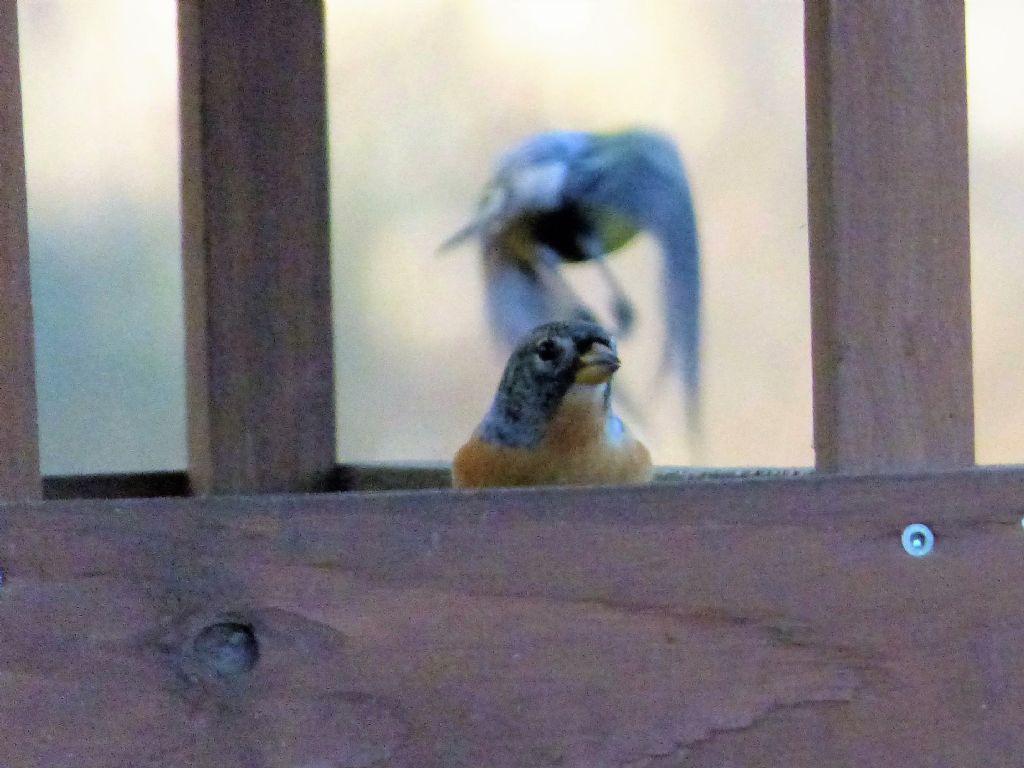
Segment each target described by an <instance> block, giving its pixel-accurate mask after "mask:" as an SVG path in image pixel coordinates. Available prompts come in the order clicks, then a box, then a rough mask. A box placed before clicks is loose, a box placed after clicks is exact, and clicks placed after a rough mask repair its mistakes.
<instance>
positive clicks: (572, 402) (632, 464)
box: [452, 320, 652, 488]
mask: <svg viewBox="0 0 1024 768" xmlns="http://www.w3.org/2000/svg"><path fill="white" fill-rule="evenodd" d="M619 365H620V362H619V358H618V356H617V355H616V353H615V343H614V341H612V338H611V336H610V335H609V334H608V333H607V332H606V331H605V330H604V329H603V328H601V326H599V325H597V324H595V323H591V322H587V321H581V320H576V321H572V322H567V323H566V322H553V323H547V324H545V325H542V326H540V327H539V328H536V329H535V330H534V331H533V332H532V333H530V334H529V335H527V336H526V338H525V339H523V340H522V342H521V343H520V344H519V346H518V347H516V349H515V351H514V352H513V353H512V356H511V357H510V358H509V361H508V364H507V365H506V367H505V373H504V375H503V376H502V378H501V383H500V384H499V385H498V391H497V393H496V394H495V396H494V400H493V402H492V403H491V407H490V410H488V411H487V414H486V415H485V416H484V418H483V421H481V422H480V425H479V426H478V427H477V428H476V431H475V432H474V433H473V435H472V437H470V439H469V441H468V442H467V443H466V444H465V445H463V446H462V447H461V448H460V449H459V450H458V452H457V453H456V454H455V458H454V460H453V461H452V485H454V486H455V487H456V488H480V487H486V486H511V485H561V484H578V485H583V484H586V485H597V484H612V483H640V482H646V481H648V480H650V479H651V471H652V470H651V456H650V454H649V453H648V451H647V448H645V447H644V445H643V444H642V443H640V442H639V441H638V440H637V439H636V438H635V437H633V435H632V434H630V431H629V429H627V428H626V426H625V425H624V424H623V423H622V420H621V419H619V417H618V416H616V415H615V413H614V412H613V411H612V408H611V378H612V375H613V374H614V373H615V371H617V370H618V369H619Z"/></svg>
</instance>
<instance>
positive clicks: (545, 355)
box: [537, 339, 558, 363]
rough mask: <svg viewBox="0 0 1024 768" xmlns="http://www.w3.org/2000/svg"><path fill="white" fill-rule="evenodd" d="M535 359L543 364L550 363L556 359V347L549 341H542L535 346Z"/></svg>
mask: <svg viewBox="0 0 1024 768" xmlns="http://www.w3.org/2000/svg"><path fill="white" fill-rule="evenodd" d="M537 357H539V358H540V359H541V360H543V361H544V362H546V363H547V362H550V361H551V360H554V359H555V358H556V357H558V345H557V344H555V342H553V341H552V340H551V339H544V341H542V342H541V343H540V344H538V345H537Z"/></svg>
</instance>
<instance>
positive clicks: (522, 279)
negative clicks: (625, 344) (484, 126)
mask: <svg viewBox="0 0 1024 768" xmlns="http://www.w3.org/2000/svg"><path fill="white" fill-rule="evenodd" d="M642 231H643V232H648V233H650V234H651V235H652V236H653V237H654V238H655V239H656V240H657V242H658V244H659V247H660V251H661V254H662V262H663V267H662V287H663V293H664V296H663V301H662V306H663V315H664V326H665V348H664V352H663V359H662V365H661V367H660V369H659V372H660V373H665V372H666V371H667V370H669V369H674V370H675V372H676V373H677V375H678V376H679V378H680V380H681V381H682V383H683V389H684V393H685V405H686V418H687V425H688V427H689V430H690V432H691V435H692V434H696V433H699V432H700V428H701V402H700V399H701V398H700V396H701V365H700V341H701V267H700V248H699V241H698V234H697V220H696V214H695V211H694V205H693V199H692V195H691V193H690V187H689V183H688V181H687V176H686V172H685V170H684V168H683V164H682V160H681V158H680V155H679V152H678V151H677V149H676V146H675V144H674V143H673V141H672V140H671V139H670V138H668V137H667V136H665V135H664V134H661V133H658V132H655V131H652V130H647V129H629V130H624V131H620V132H617V133H589V132H583V131H546V132H541V133H537V134H534V135H532V136H529V137H528V138H526V139H525V140H523V141H521V142H520V143H519V144H517V145H516V146H514V147H513V148H511V149H510V150H508V151H507V152H505V153H504V154H503V155H502V156H501V157H500V158H499V160H498V162H497V163H496V165H495V169H494V172H493V175H492V178H491V180H490V181H489V183H488V184H487V186H486V188H485V190H484V194H483V196H482V199H481V201H480V203H479V206H478V208H477V210H476V213H475V215H474V216H473V217H472V219H471V220H470V221H469V223H468V224H466V225H465V226H463V227H462V228H461V229H459V230H458V231H457V232H455V233H454V234H453V235H452V236H451V237H449V238H448V239H447V240H446V241H444V243H442V245H441V250H447V249H450V248H453V247H455V246H457V245H459V244H461V243H464V242H466V241H467V240H471V239H474V238H475V239H478V240H479V243H480V252H481V256H482V262H483V273H484V284H485V291H486V304H487V314H488V318H489V323H490V326H491V328H492V330H493V331H494V332H495V334H496V335H497V336H498V337H499V338H500V339H501V340H502V341H504V342H505V345H506V347H507V348H512V347H514V345H515V343H516V342H517V341H518V340H519V339H520V338H521V337H522V336H523V335H524V334H526V333H528V332H529V331H530V330H531V329H532V328H534V327H535V326H536V325H538V324H540V323H542V322H546V321H550V320H572V319H586V320H595V319H596V316H595V313H594V311H593V309H592V308H591V306H589V305H588V303H587V302H586V301H584V300H583V299H582V298H581V297H579V296H578V295H576V292H575V291H574V290H573V289H572V287H571V286H570V285H569V283H568V282H567V280H566V279H565V277H564V275H563V272H562V267H563V266H564V265H572V264H576V263H580V262H591V263H594V264H596V265H597V267H598V268H599V270H600V273H601V275H602V277H603V279H604V280H605V282H606V283H607V285H608V287H609V289H610V292H611V296H612V306H611V312H610V314H611V316H612V318H613V319H614V323H615V325H614V331H615V333H616V334H617V335H618V336H619V337H620V338H625V337H626V336H628V335H629V333H630V331H631V330H632V329H633V326H634V322H635V319H636V315H637V311H636V308H635V305H634V302H633V300H632V299H630V297H629V296H627V295H626V292H625V290H624V289H623V288H622V286H621V285H620V284H619V282H618V280H617V279H616V278H615V275H614V274H613V273H612V271H611V269H609V267H608V265H607V263H606V261H605V257H606V256H607V255H609V254H611V253H613V252H615V251H617V250H619V249H620V248H622V247H623V246H625V245H626V244H627V243H628V242H630V241H631V240H632V239H633V238H634V237H635V236H636V235H637V234H639V233H640V232H642ZM656 301H657V300H655V302H656ZM644 304H646V302H644Z"/></svg>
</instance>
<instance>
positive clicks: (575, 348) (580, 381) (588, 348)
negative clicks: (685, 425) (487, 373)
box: [483, 320, 621, 446]
mask: <svg viewBox="0 0 1024 768" xmlns="http://www.w3.org/2000/svg"><path fill="white" fill-rule="evenodd" d="M620 365H621V363H620V361H619V357H618V355H617V354H616V351H615V342H614V340H613V339H612V337H611V335H610V334H609V333H608V332H607V331H606V330H604V329H603V328H602V327H601V326H599V325H597V324H596V323H591V322H587V321H584V320H576V321H568V322H561V321H559V322H552V323H545V324H544V325H541V326H539V327H537V328H535V329H534V330H533V331H532V332H531V333H529V334H528V335H527V336H526V338H524V339H523V340H522V341H521V342H520V343H519V345H518V346H517V347H516V349H515V350H514V351H513V352H512V355H511V356H510V357H509V360H508V364H507V365H506V366H505V372H504V374H503V376H502V378H501V383H500V384H499V385H498V391H497V394H496V395H495V398H494V403H493V405H492V406H491V410H490V412H489V413H488V415H487V418H486V419H485V420H484V423H483V436H484V437H485V438H486V439H490V440H492V441H493V442H498V443H501V444H503V445H515V446H529V445H534V444H536V443H537V442H538V441H539V440H540V439H541V438H542V437H543V436H544V433H545V429H546V427H547V425H548V423H549V422H550V420H551V418H552V416H553V415H554V413H555V412H556V411H557V410H558V408H559V406H560V405H561V404H562V402H563V400H565V399H566V397H567V396H570V395H572V396H578V397H582V398H589V399H593V400H595V401H597V402H598V403H599V404H600V407H601V409H607V407H608V398H609V395H610V381H611V378H612V376H613V375H614V374H615V372H616V371H617V370H618V369H619V366H620Z"/></svg>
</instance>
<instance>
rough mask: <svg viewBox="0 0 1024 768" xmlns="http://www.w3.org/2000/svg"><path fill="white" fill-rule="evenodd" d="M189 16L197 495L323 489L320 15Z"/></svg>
mask: <svg viewBox="0 0 1024 768" xmlns="http://www.w3.org/2000/svg"><path fill="white" fill-rule="evenodd" d="M178 8H179V45H180V56H181V67H180V90H181V128H182V201H183V209H182V217H183V251H184V266H185V284H186V286H185V293H186V326H187V328H186V332H187V370H188V404H189V417H188V418H189V462H190V472H191V475H192V483H193V486H194V487H195V488H196V490H197V491H199V492H201V493H228V492H241V491H250V492H251V491H271V490H314V489H320V488H322V487H324V483H325V482H326V478H327V476H328V474H329V472H330V471H331V468H332V467H333V465H334V461H335V446H334V402H333V392H334V380H333V363H332V340H331V339H332V334H331V319H330V318H331V301H330V253H329V243H328V191H327V161H326V157H327V145H326V128H325V126H326V105H325V93H324V30H323V8H322V3H320V2H308V1H307V0H282V1H281V2H265V1H261V2H217V1H216V0H179V3H178Z"/></svg>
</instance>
